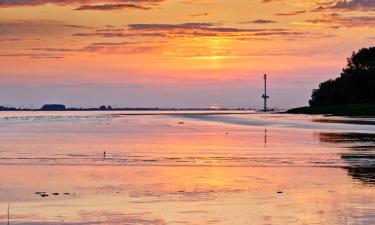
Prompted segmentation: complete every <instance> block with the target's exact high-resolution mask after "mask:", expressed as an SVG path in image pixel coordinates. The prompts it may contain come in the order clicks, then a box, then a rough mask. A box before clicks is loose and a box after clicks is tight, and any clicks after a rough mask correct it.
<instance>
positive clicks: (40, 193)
mask: <svg viewBox="0 0 375 225" xmlns="http://www.w3.org/2000/svg"><path fill="white" fill-rule="evenodd" d="M35 194H36V195H40V196H41V197H42V198H44V197H48V196H49V195H48V194H47V193H46V192H44V191H37V192H35Z"/></svg>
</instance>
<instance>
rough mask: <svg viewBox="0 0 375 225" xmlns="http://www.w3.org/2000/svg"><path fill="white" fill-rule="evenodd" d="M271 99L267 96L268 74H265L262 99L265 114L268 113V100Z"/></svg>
mask: <svg viewBox="0 0 375 225" xmlns="http://www.w3.org/2000/svg"><path fill="white" fill-rule="evenodd" d="M269 97H270V96H268V95H267V74H264V94H263V95H262V98H263V99H264V108H263V111H264V112H267V111H268V109H267V99H268V98H269Z"/></svg>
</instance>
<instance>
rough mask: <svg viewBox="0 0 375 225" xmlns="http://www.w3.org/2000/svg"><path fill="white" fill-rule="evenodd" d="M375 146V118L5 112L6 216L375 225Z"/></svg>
mask: <svg viewBox="0 0 375 225" xmlns="http://www.w3.org/2000/svg"><path fill="white" fill-rule="evenodd" d="M374 153H375V119H373V118H347V117H325V116H306V115H289V114H262V113H255V112H251V111H217V112H216V111H109V112H0V171H1V172H0V224H7V222H8V216H9V221H10V224H35V225H36V224H42V225H52V224H63V225H65V224H67V225H68V224H69V225H70V224H147V225H148V224H150V225H151V224H157V225H158V224H192V225H193V224H194V225H195V224H202V225H203V224H228V225H232V224H236V225H237V224H238V225H241V224H262V225H266V224H280V225H284V224H327V225H331V224H332V225H333V224H335V225H343V224H344V225H345V224H350V225H360V224H369V225H370V224H375V154H374ZM8 209H9V213H8Z"/></svg>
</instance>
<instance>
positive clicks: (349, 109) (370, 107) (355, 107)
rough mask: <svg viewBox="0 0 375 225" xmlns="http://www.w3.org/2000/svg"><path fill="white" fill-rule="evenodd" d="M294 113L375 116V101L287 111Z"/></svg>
mask: <svg viewBox="0 0 375 225" xmlns="http://www.w3.org/2000/svg"><path fill="white" fill-rule="evenodd" d="M287 113H292V114H330V115H334V116H372V117H375V103H366V104H351V105H330V106H314V107H300V108H294V109H290V110H288V111H287Z"/></svg>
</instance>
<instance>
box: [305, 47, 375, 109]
mask: <svg viewBox="0 0 375 225" xmlns="http://www.w3.org/2000/svg"><path fill="white" fill-rule="evenodd" d="M354 103H375V47H369V48H362V49H360V50H358V51H357V52H353V53H352V56H351V57H350V58H348V59H347V66H346V67H345V68H343V70H342V72H341V76H340V77H338V78H336V79H330V80H327V81H325V82H323V83H321V84H320V85H319V88H318V89H314V90H313V92H312V95H311V100H310V101H309V104H310V106H324V105H342V104H354Z"/></svg>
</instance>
